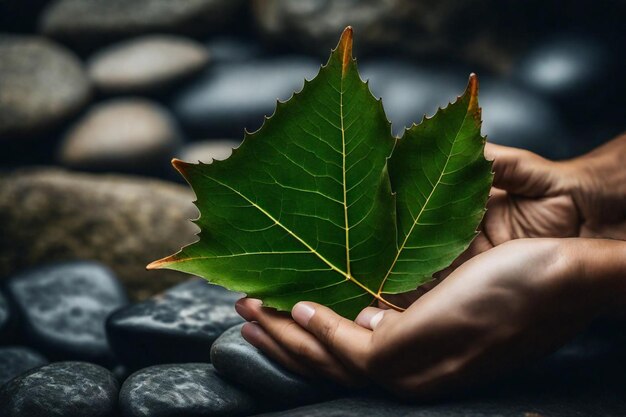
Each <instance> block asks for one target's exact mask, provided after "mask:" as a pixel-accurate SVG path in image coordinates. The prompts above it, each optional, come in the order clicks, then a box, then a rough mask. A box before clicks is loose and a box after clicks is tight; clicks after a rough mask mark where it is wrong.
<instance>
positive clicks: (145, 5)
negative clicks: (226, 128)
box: [40, 0, 244, 47]
mask: <svg viewBox="0 0 626 417" xmlns="http://www.w3.org/2000/svg"><path fill="white" fill-rule="evenodd" d="M243 5H244V1H243V0H185V1H171V0H135V1H126V0H90V1H89V2H85V1H83V0H56V1H53V2H52V3H51V4H50V5H49V6H48V8H47V9H46V10H45V11H44V13H43V14H42V17H41V25H40V27H41V31H42V32H43V33H44V34H46V35H48V36H52V37H55V38H59V39H63V40H64V41H65V42H68V43H70V44H72V45H74V46H78V47H86V46H87V47H88V46H89V45H93V44H98V43H103V42H107V41H111V40H116V39H122V38H127V37H129V36H134V35H138V34H143V33H155V32H157V33H158V32H165V33H192V34H198V35H199V34H205V33H214V32H216V31H218V30H219V29H220V28H222V27H224V26H225V25H226V24H227V23H228V22H233V21H236V19H235V17H236V15H237V14H238V13H239V12H240V10H241V8H242V6H243Z"/></svg>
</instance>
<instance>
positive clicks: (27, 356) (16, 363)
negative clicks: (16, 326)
mask: <svg viewBox="0 0 626 417" xmlns="http://www.w3.org/2000/svg"><path fill="white" fill-rule="evenodd" d="M47 364H48V360H47V359H46V358H44V357H43V356H42V355H41V354H40V353H38V352H36V351H34V350H33V349H31V348H28V347H25V346H0V386H1V385H2V384H4V383H6V382H8V381H10V380H11V379H13V378H15V377H16V376H18V375H21V374H23V373H24V372H26V371H28V370H30V369H33V368H36V367H38V366H42V365H47Z"/></svg>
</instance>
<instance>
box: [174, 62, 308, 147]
mask: <svg viewBox="0 0 626 417" xmlns="http://www.w3.org/2000/svg"><path fill="white" fill-rule="evenodd" d="M318 70H319V62H317V61H315V60H312V59H309V58H302V57H281V58H272V59H267V60H248V61H242V62H237V61H234V62H222V63H216V64H215V65H213V66H211V68H210V69H208V70H207V71H205V72H204V73H202V74H201V75H200V76H199V77H198V78H197V79H196V80H194V81H193V82H191V83H190V84H189V85H188V86H186V87H185V88H184V89H182V90H181V91H180V92H179V93H178V94H176V95H175V96H174V99H173V102H172V106H173V110H174V113H175V114H176V116H177V118H178V120H179V121H180V123H181V126H182V127H183V128H184V129H185V131H186V132H187V133H188V134H189V135H190V136H192V137H194V138H214V137H234V138H243V130H244V128H246V129H247V130H248V131H250V132H252V131H254V130H256V129H257V128H259V127H260V126H261V124H262V123H263V120H264V119H263V116H270V115H271V114H272V113H273V112H274V109H275V107H276V99H281V100H286V99H288V98H289V97H291V95H292V94H293V92H294V91H298V90H300V89H302V86H303V85H304V79H305V78H308V79H311V78H312V77H313V76H314V75H315V74H317V71H318Z"/></svg>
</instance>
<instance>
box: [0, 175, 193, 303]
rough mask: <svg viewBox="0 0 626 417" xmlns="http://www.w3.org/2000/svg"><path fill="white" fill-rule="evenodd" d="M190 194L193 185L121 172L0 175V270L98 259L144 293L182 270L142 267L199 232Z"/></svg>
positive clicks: (139, 295) (136, 295) (6, 273)
mask: <svg viewBox="0 0 626 417" xmlns="http://www.w3.org/2000/svg"><path fill="white" fill-rule="evenodd" d="M192 199H193V196H192V194H191V192H190V190H189V189H188V187H183V186H180V185H174V184H171V183H167V182H163V181H158V180H148V179H141V178H133V177H127V176H122V175H94V174H78V173H69V172H67V171H63V170H60V169H24V170H20V171H16V172H14V173H12V174H9V175H5V176H3V177H0V224H1V225H2V233H1V234H0V253H2V256H1V257H0V276H1V277H9V276H11V275H14V274H15V273H16V272H17V271H19V270H21V269H24V268H26V267H31V266H35V265H39V264H42V263H47V262H51V261H56V260H68V259H87V260H89V259H93V260H97V261H100V262H102V263H103V264H105V265H107V266H109V267H110V268H111V269H113V271H114V272H115V273H116V275H117V276H118V277H119V278H120V279H121V281H122V282H123V284H124V285H125V286H126V289H127V290H128V292H129V293H130V294H131V296H132V297H134V298H135V299H137V298H146V297H147V296H149V295H151V294H155V293H157V292H159V291H161V290H163V289H165V288H168V287H170V286H172V285H173V284H174V283H176V282H178V281H180V280H181V278H183V277H185V275H184V274H181V273H177V272H174V271H166V270H163V271H146V269H145V268H146V265H147V264H148V263H150V262H151V261H153V260H155V259H158V258H160V257H164V256H166V255H170V254H171V253H173V252H175V251H177V250H178V249H180V247H181V246H183V245H185V244H188V243H191V242H192V241H193V240H194V239H195V238H194V234H195V232H196V231H197V228H196V227H195V226H194V225H193V224H192V223H191V222H189V221H188V219H190V218H195V217H197V210H196V209H195V207H194V206H193V205H192V203H191V201H192Z"/></svg>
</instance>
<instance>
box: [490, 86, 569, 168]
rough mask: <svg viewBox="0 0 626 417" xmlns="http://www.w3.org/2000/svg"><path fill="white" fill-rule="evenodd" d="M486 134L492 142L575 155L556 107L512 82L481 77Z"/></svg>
mask: <svg viewBox="0 0 626 417" xmlns="http://www.w3.org/2000/svg"><path fill="white" fill-rule="evenodd" d="M478 100H479V103H480V106H481V107H482V109H483V111H482V119H483V125H482V134H483V135H487V140H488V141H489V142H493V143H498V144H501V145H506V146H514V147H518V148H524V149H528V150H530V151H533V152H536V153H538V154H540V155H542V156H544V157H548V158H555V159H561V158H567V157H571V156H574V152H573V147H572V143H571V137H570V135H569V134H568V132H567V131H566V130H565V127H564V126H563V124H562V123H561V118H560V116H559V113H558V112H557V110H556V109H555V107H554V106H553V105H552V104H551V103H550V102H548V101H546V100H545V99H542V98H541V96H538V95H535V94H533V93H532V92H528V91H525V90H523V89H519V88H516V87H515V86H513V85H512V84H510V83H506V82H500V81H495V80H493V79H489V78H487V79H481V83H480V92H479V99H478Z"/></svg>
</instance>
